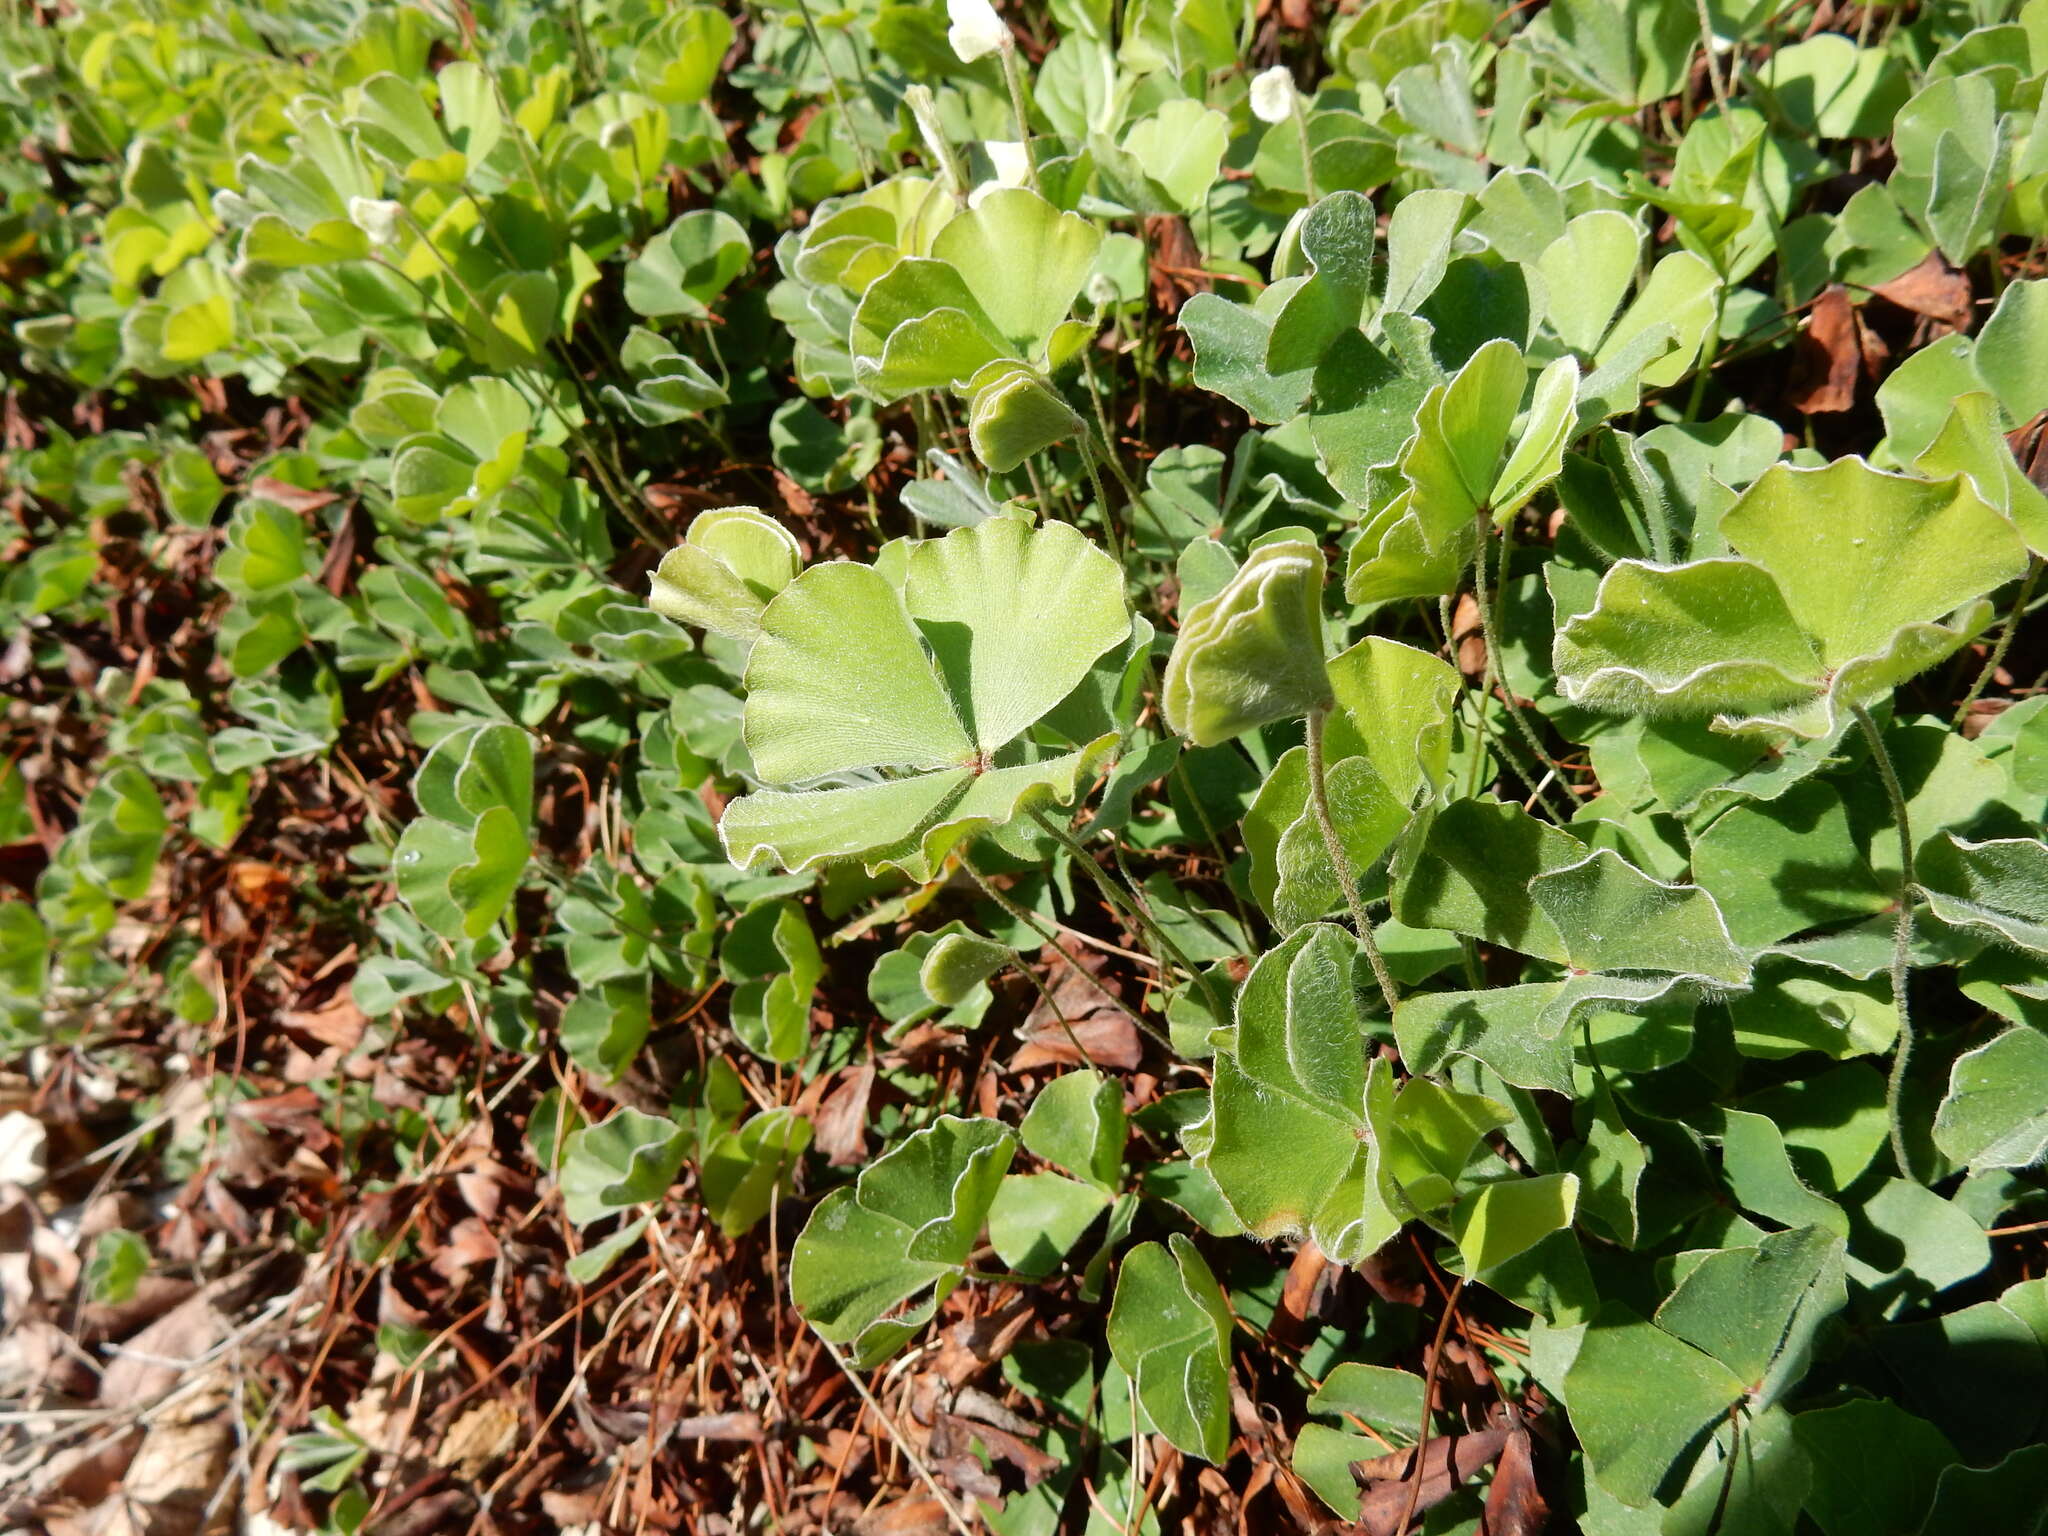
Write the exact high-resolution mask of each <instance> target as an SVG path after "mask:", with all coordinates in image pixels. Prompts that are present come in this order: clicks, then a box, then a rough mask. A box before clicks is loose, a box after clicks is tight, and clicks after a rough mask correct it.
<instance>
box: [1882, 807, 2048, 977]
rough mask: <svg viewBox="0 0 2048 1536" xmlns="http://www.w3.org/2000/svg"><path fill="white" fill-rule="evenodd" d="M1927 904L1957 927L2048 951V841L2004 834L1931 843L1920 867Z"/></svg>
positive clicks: (1917, 871)
mask: <svg viewBox="0 0 2048 1536" xmlns="http://www.w3.org/2000/svg"><path fill="white" fill-rule="evenodd" d="M1914 872H1915V874H1917V875H1918V876H1919V881H1920V887H1921V891H1922V894H1923V895H1924V897H1925V899H1926V901H1927V908H1928V910H1929V911H1930V912H1932V913H1933V914H1934V915H1935V916H1936V917H1938V918H1940V919H1941V920H1942V921H1943V922H1945V923H1948V924H1949V925H1951V926H1952V927H1956V928H1963V929H1975V930H1977V931H1978V932H1980V933H1982V934H1985V935H1986V936H1988V937H1990V938H1992V939H1994V940H1995V941H1997V942H2000V943H2004V944H2011V945H2014V946H2016V947H2018V948H2020V949H2024V950H2028V951H2030V952H2031V953H2033V954H2037V955H2048V844H2044V843H2042V842H2041V841H2040V840H2039V839H2036V838H2026V837H2003V838H1993V839H1990V840H1987V841H1985V842H1981V843H1973V842H1970V841H1969V840H1967V839H1965V838H1960V837H1957V836H1956V835H1955V834H1954V833H1946V834H1944V835H1943V836H1942V837H1941V838H1940V839H1939V840H1937V841H1934V842H1930V843H1929V844H1928V845H1927V846H1926V848H1925V849H1924V850H1923V851H1922V854H1921V859H1920V862H1919V864H1918V865H1917V866H1916V867H1915V871H1914Z"/></svg>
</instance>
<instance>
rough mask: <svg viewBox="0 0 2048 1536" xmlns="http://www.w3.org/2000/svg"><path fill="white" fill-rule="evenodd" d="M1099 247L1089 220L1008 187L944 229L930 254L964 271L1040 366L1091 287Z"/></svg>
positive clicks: (1019, 347) (988, 309)
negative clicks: (1078, 299) (1084, 289)
mask: <svg viewBox="0 0 2048 1536" xmlns="http://www.w3.org/2000/svg"><path fill="white" fill-rule="evenodd" d="M1101 243H1102V232H1101V231H1100V230H1098V229H1097V228H1096V227H1095V225H1094V224H1093V223H1092V222H1091V221H1089V220H1087V219H1084V218H1082V217H1081V216H1080V215H1079V214H1074V213H1062V212H1060V211H1059V210H1058V209H1057V208H1055V207H1053V205H1052V204H1051V203H1049V202H1047V201H1046V200H1045V199H1044V198H1042V197H1040V196H1039V195H1038V194H1037V193H1036V192H1032V191H1030V190H1028V189H1026V188H1023V187H1005V188H1001V189H999V190H997V191H995V192H992V193H990V194H989V195H988V196H986V197H984V198H983V199H982V200H981V204H980V206H979V207H976V208H973V209H970V210H969V211H968V212H966V213H964V214H961V215H960V216H959V217H957V218H955V219H953V220H952V221H951V222H950V223H948V224H947V225H946V227H945V228H944V229H942V230H940V231H939V234H938V237H937V238H936V239H935V240H933V242H932V255H933V256H934V257H935V258H937V259H938V260H939V261H942V262H945V263H947V264H948V265H950V266H951V267H953V268H954V270H956V271H957V272H959V274H960V276H961V277H962V279H963V280H965V282H966V284H967V288H968V291H969V292H971V293H972V294H973V295H974V297H975V298H976V299H977V300H978V301H979V302H980V304H981V308H982V311H983V312H984V313H985V314H986V315H987V316H988V317H989V319H990V320H992V321H993V322H994V323H995V328H996V334H997V335H999V336H1001V337H1002V338H1003V339H1004V340H1005V341H1007V342H1008V343H1009V344H1010V345H1011V346H1012V347H1014V348H1015V349H1016V351H1017V355H1018V356H1020V357H1024V358H1029V359H1037V358H1039V357H1041V356H1043V354H1044V352H1045V349H1046V345H1047V343H1048V342H1049V341H1050V340H1051V338H1052V333H1053V330H1054V328H1055V327H1057V326H1058V325H1059V324H1060V322H1061V321H1063V320H1065V319H1066V318H1067V313H1068V311H1069V310H1071V309H1072V308H1073V304H1074V296H1075V295H1076V294H1078V293H1079V292H1080V291H1081V285H1082V284H1083V283H1085V282H1087V281H1088V274H1089V272H1090V271H1091V270H1093V268H1094V265H1095V252H1096V249H1097V248H1098V247H1099V246H1100V245H1101Z"/></svg>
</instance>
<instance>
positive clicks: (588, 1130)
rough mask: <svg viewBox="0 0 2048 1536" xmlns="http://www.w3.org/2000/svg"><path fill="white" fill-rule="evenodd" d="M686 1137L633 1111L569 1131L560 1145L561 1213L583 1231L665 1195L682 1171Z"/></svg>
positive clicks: (669, 1124) (657, 1119)
mask: <svg viewBox="0 0 2048 1536" xmlns="http://www.w3.org/2000/svg"><path fill="white" fill-rule="evenodd" d="M688 1140H689V1137H688V1133H687V1132H686V1131H685V1130H684V1129H683V1128H682V1127H681V1126H679V1125H677V1124H676V1123H675V1122H674V1121H673V1120H668V1119H664V1118H663V1117H662V1116H660V1115H647V1114H642V1113H641V1112H640V1111H639V1110H637V1109H620V1110H616V1111H614V1112H613V1113H612V1114H611V1115H610V1116H609V1117H608V1118H607V1119H604V1120H600V1121H599V1122H598V1123H597V1124H596V1125H592V1126H586V1127H585V1128H584V1129H582V1130H580V1131H572V1132H571V1133H570V1134H569V1137H568V1139H567V1140H566V1141H565V1142H564V1143H563V1144H562V1163H561V1173H560V1175H559V1177H560V1180H561V1186H562V1207H563V1210H564V1211H565V1212H566V1214H567V1215H568V1217H569V1219H570V1220H571V1221H573V1222H575V1223H576V1225H578V1226H579V1227H580V1226H587V1225H588V1224H589V1223H591V1222H593V1221H598V1220H601V1219H602V1218H603V1217H606V1216H611V1215H615V1214H617V1213H618V1212H620V1211H623V1210H628V1209H630V1208H631V1207H633V1206H636V1205H646V1204H649V1203H651V1202H653V1201H656V1200H659V1199H661V1198H662V1196H663V1195H665V1194H667V1193H668V1187H669V1185H670V1184H672V1183H674V1182H675V1177H676V1170H677V1169H679V1168H681V1167H682V1165H683V1154H684V1151H685V1150H686V1147H687V1145H688Z"/></svg>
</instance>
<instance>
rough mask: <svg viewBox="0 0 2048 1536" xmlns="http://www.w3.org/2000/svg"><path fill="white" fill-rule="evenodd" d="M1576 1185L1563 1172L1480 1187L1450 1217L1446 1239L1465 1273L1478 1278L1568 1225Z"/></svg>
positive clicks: (1575, 1200)
mask: <svg viewBox="0 0 2048 1536" xmlns="http://www.w3.org/2000/svg"><path fill="white" fill-rule="evenodd" d="M1578 1208H1579V1181H1578V1179H1577V1178H1576V1177H1575V1176H1574V1175H1572V1174H1569V1173H1546V1174H1538V1175H1536V1176H1535V1177H1533V1178H1527V1179H1505V1180H1502V1181H1501V1182H1499V1183H1497V1184H1482V1185H1481V1186H1480V1187H1479V1188H1478V1189H1476V1190H1474V1191H1473V1192H1472V1193H1471V1194H1469V1195H1466V1196H1465V1197H1464V1198H1463V1199H1461V1200H1460V1201H1459V1202H1458V1204H1457V1206H1456V1208H1455V1209H1454V1210H1453V1211H1452V1212H1451V1236H1452V1238H1453V1239H1454V1240H1455V1241H1456V1242H1457V1245H1458V1256H1459V1258H1460V1259H1462V1260H1463V1261H1464V1264H1465V1272H1466V1273H1467V1274H1469V1275H1478V1276H1481V1277H1483V1276H1484V1274H1485V1272H1486V1271H1487V1270H1489V1269H1492V1268H1493V1267H1494V1266H1495V1265H1496V1264H1505V1263H1506V1262H1507V1261H1508V1260H1509V1259H1512V1258H1514V1257H1515V1256H1516V1255H1517V1254H1521V1253H1526V1252H1527V1251H1528V1250H1529V1249H1531V1248H1533V1247H1535V1246H1536V1244H1538V1243H1540V1242H1542V1241H1543V1239H1544V1238H1546V1237H1548V1236H1550V1234H1551V1233H1553V1232H1558V1231H1562V1230H1563V1229H1564V1228H1566V1227H1568V1226H1570V1225H1571V1224H1572V1217H1573V1216H1574V1215H1575V1214H1576V1213H1577V1211H1578Z"/></svg>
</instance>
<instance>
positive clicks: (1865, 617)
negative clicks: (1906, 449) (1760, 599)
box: [1721, 458, 2027, 672]
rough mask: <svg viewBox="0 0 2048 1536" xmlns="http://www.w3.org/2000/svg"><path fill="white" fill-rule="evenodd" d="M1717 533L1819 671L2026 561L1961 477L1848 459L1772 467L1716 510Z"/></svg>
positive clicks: (1882, 642)
mask: <svg viewBox="0 0 2048 1536" xmlns="http://www.w3.org/2000/svg"><path fill="white" fill-rule="evenodd" d="M1721 532H1722V533H1723V535H1724V536H1725V537H1726V538H1727V540H1728V542H1729V543H1730V544H1731V545H1733V546H1734V547H1735V548H1736V549H1737V550H1738V551H1740V552H1741V553H1742V554H1743V555H1745V556H1747V557H1748V558H1749V559H1751V560H1753V561H1754V562H1755V563H1756V564H1757V565H1758V566H1760V567H1762V568H1763V569H1764V570H1766V571H1768V572H1770V574H1771V575H1772V577H1773V578H1774V579H1775V580H1776V582H1777V585H1778V588H1779V590H1780V591H1781V592H1782V593H1783V594H1784V597H1785V602H1786V605H1787V607H1789V609H1790V610H1791V612H1792V615H1793V617H1794V619H1795V620H1796V621H1797V623H1798V624H1799V627H1800V628H1801V629H1802V630H1804V631H1805V632H1806V633H1807V634H1808V635H1811V636H1812V637H1813V638H1814V639H1815V640H1816V641H1818V642H1819V645H1820V653H1821V662H1822V665H1823V666H1824V667H1826V668H1827V670H1829V671H1830V672H1832V671H1834V670H1836V669H1838V668H1840V667H1842V666H1843V665H1844V664H1845V663H1847V662H1849V661H1851V660H1853V659H1854V658H1857V657H1862V656H1869V655H1873V654H1876V653H1879V652H1882V651H1884V650H1885V649H1886V648H1887V647H1888V646H1889V645H1890V643H1891V641H1892V637H1893V636H1894V635H1895V634H1896V633H1897V632H1898V631H1899V630H1900V629H1901V628H1904V627H1905V626H1908V625H1914V624H1927V623H1932V622H1934V621H1935V620H1938V619H1942V618H1945V617H1946V616H1947V615H1948V614H1950V613H1951V612H1953V611H1954V610H1955V609H1957V608H1959V607H1961V606H1963V605H1964V604H1966V603H1968V602H1970V601H1971V600H1972V599H1975V598H1979V597H1982V596H1984V595H1986V594H1987V593H1989V592H1992V591H1994V590H1996V589H1997V588H1998V587H2000V586H2001V585H2003V584H2004V583H2005V582H2007V581H2011V580H2014V579H2015V578H2017V577H2018V576H2020V575H2021V574H2023V573H2024V572H2025V570H2026V568H2027V551H2026V546H2025V545H2024V544H2023V543H2022V541H2021V539H2020V536H2019V532H2018V530H2017V529H2015V528H2014V527H2013V525H2012V522H2011V520H2010V519H2008V518H2007V517H2006V516H2004V514H2002V513H2000V512H1999V511H1998V510H1997V509H1996V508H1994V507H1992V506H1990V505H1988V504H1987V503H1986V502H1985V501H1984V499H1983V498H1982V497H1981V496H1980V495H1978V494H1977V489H1976V486H1975V485H1974V483H1973V482H1971V481H1970V480H1968V479H1964V478H1958V479H1954V480H1945V481H1926V480H1915V479H1911V478H1909V477H1907V476H1904V475H1893V474H1887V473H1885V472H1883V471H1881V470H1876V469H1872V468H1871V467H1870V465H1868V464H1866V463H1865V462H1864V461H1863V460H1861V459H1857V458H1848V459H1837V460H1836V461H1835V462H1834V463H1832V464H1830V465H1828V466H1827V467H1826V468H1824V469H1798V468H1795V467H1793V466H1792V465H1790V464H1774V465H1772V466H1771V467H1770V468H1769V469H1767V470H1765V471H1764V473H1763V474H1762V475H1761V476H1760V477H1758V479H1757V480H1756V481H1755V483H1753V484H1752V485H1751V486H1750V487H1749V488H1748V489H1747V490H1745V491H1744V492H1743V493H1742V495H1741V496H1740V497H1738V498H1737V499H1736V502H1735V505H1734V506H1732V507H1730V508H1729V509H1728V510H1727V511H1726V512H1725V513H1723V514H1722V517H1721Z"/></svg>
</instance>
